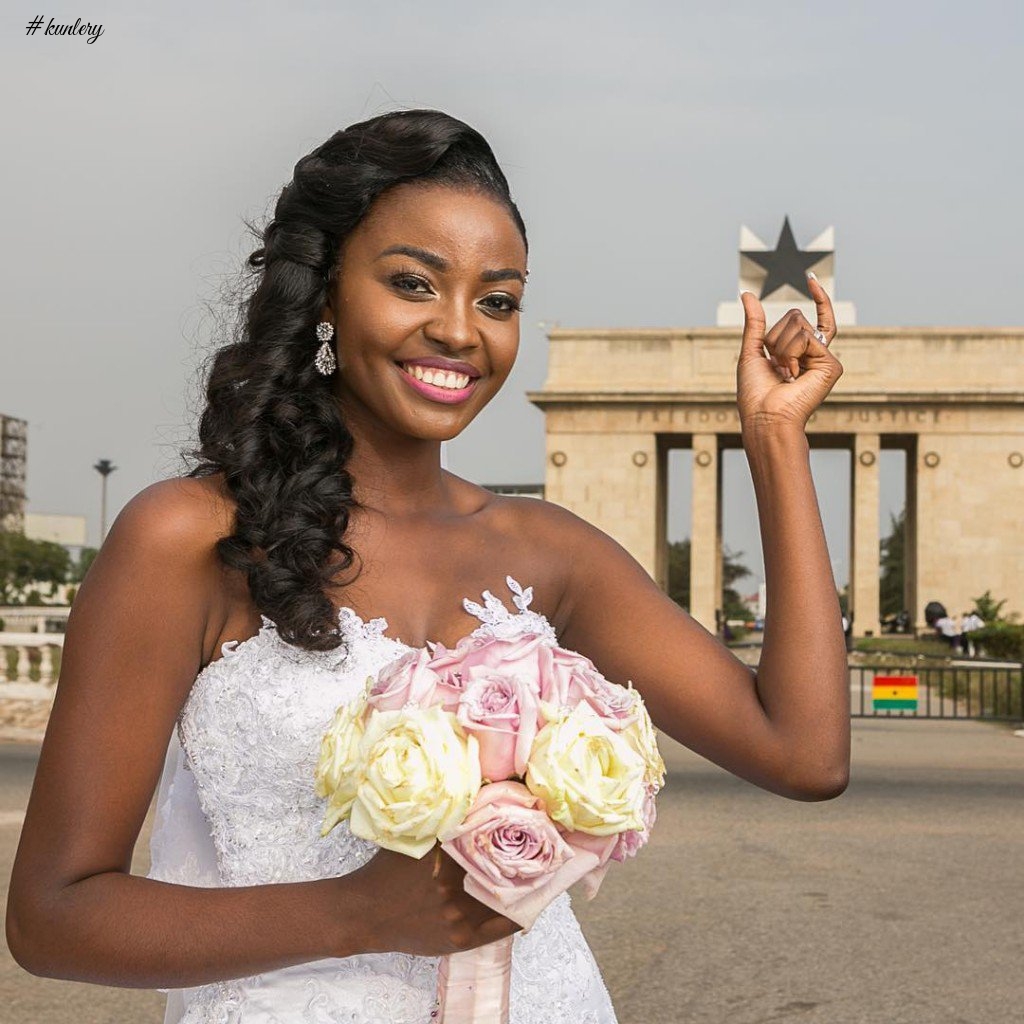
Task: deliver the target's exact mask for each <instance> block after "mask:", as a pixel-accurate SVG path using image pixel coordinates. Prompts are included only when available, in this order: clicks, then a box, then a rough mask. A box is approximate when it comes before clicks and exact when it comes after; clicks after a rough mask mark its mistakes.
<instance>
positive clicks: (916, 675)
mask: <svg viewBox="0 0 1024 1024" xmlns="http://www.w3.org/2000/svg"><path fill="white" fill-rule="evenodd" d="M850 712H851V714H852V715H853V716H854V717H856V718H962V719H975V720H977V719H986V720H992V721H1015V722H1019V721H1022V720H1024V665H1019V664H1013V663H1006V662H1001V663H996V664H994V665H986V664H983V663H982V664H978V663H970V664H962V665H941V666H934V667H932V666H926V665H921V664H909V665H902V666H894V665H851V666H850Z"/></svg>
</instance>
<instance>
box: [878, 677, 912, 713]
mask: <svg viewBox="0 0 1024 1024" xmlns="http://www.w3.org/2000/svg"><path fill="white" fill-rule="evenodd" d="M871 690H872V694H871V696H872V698H873V699H874V702H875V710H876V711H884V710H885V709H886V708H904V709H906V710H909V711H916V710H917V676H875V678H874V682H873V683H872V687H871Z"/></svg>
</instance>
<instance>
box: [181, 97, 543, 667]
mask: <svg viewBox="0 0 1024 1024" xmlns="http://www.w3.org/2000/svg"><path fill="white" fill-rule="evenodd" d="M413 179H415V180H416V181H419V182H431V183H434V184H443V185H449V186H456V187H460V188H469V189H472V190H474V191H482V192H484V193H486V194H488V195H490V196H492V197H493V198H495V199H497V200H498V201H499V202H501V203H502V204H503V205H504V206H505V207H506V208H507V210H508V211H509V213H510V214H511V216H512V218H513V220H514V221H515V224H516V225H517V227H518V228H519V230H520V232H521V233H522V237H523V242H524V244H526V226H525V224H524V223H523V219H522V217H521V216H520V214H519V210H518V208H517V207H516V204H515V203H514V202H513V201H512V197H511V194H510V192H509V186H508V182H507V181H506V179H505V175H504V174H503V173H502V171H501V169H500V167H499V166H498V163H497V161H496V159H495V157H494V153H493V152H492V151H491V147H490V146H489V145H488V143H487V141H486V140H485V139H484V137H483V136H482V135H481V134H480V133H479V132H477V131H476V130H474V129H473V128H471V127H470V126H469V125H468V124H466V123H465V122H463V121H460V120H458V119H457V118H454V117H451V116H450V115H448V114H445V113H442V112H441V111H439V110H401V111H393V112H391V113H386V114H382V115H380V116H378V117H373V118H370V119H369V120H367V121H361V122H359V123H357V124H353V125H350V126H349V127H348V128H345V129H343V130H342V131H338V132H335V134H334V135H332V136H331V137H330V138H329V139H328V140H327V141H326V142H324V143H322V144H321V145H319V146H317V147H316V149H314V150H313V151H312V152H310V153H308V154H306V155H305V156H304V157H302V159H301V160H299V162H298V163H297V164H296V165H295V169H294V172H293V176H292V180H291V181H290V182H288V184H287V185H285V186H284V188H283V189H282V190H281V194H280V196H279V197H278V199H277V202H276V204H275V207H274V213H273V216H272V218H271V219H270V220H269V222H267V223H266V225H265V226H264V227H263V228H262V230H260V229H259V228H254V227H253V226H252V225H250V228H251V229H252V230H253V233H254V234H255V235H256V237H257V239H258V240H259V241H260V243H261V244H260V247H259V248H257V249H256V250H255V251H254V252H253V253H251V255H250V256H249V257H248V259H247V260H246V261H245V267H246V271H247V273H248V274H250V275H251V278H252V283H251V285H250V287H248V288H246V289H245V294H244V295H243V298H242V300H241V304H240V315H239V317H238V322H237V324H236V325H235V329H234V335H233V338H232V340H231V341H230V342H229V343H227V344H225V345H223V346H222V347H221V348H219V349H218V350H217V351H216V352H215V353H214V354H213V357H212V360H211V364H210V367H209V370H208V371H207V375H206V381H205V388H204V391H205V400H206V404H205V408H204V409H203V412H202V414H201V417H200V420H199V431H198V445H197V446H196V447H194V448H191V449H190V450H188V451H187V452H185V453H184V454H185V458H186V459H187V460H194V461H195V465H194V467H193V468H192V469H191V470H189V471H188V473H187V474H186V475H187V476H189V477H200V476H208V475H210V474H213V473H217V472H222V473H223V475H224V481H225V484H226V487H227V489H228V490H229V492H230V494H231V495H232V497H233V498H234V502H235V521H234V532H233V533H232V534H231V535H230V536H226V537H223V538H221V539H220V540H219V541H218V543H217V551H218V554H219V556H220V558H221V559H222V561H223V562H224V563H225V564H226V565H228V566H231V567H233V568H235V569H240V570H242V571H244V572H245V574H246V577H247V579H248V584H249V591H250V593H251V595H252V599H253V602H254V603H255V605H256V607H257V608H258V609H259V610H260V611H261V612H262V613H263V614H265V615H266V616H267V617H268V618H270V619H271V620H273V622H274V623H275V625H276V627H277V630H278V633H279V635H280V636H281V638H282V639H283V640H285V641H287V642H288V643H291V644H295V645H297V646H299V647H302V648H305V649H307V650H316V651H326V650H333V649H335V648H337V647H338V646H339V645H340V644H341V643H343V640H344V638H343V636H342V634H341V632H340V630H339V622H338V615H337V610H336V609H335V607H334V605H333V604H332V602H331V600H330V598H329V597H328V596H327V593H326V592H325V588H326V587H327V586H329V585H331V584H334V583H335V582H336V581H337V580H338V577H339V576H340V575H341V574H342V573H344V572H345V571H346V570H348V569H349V567H350V566H351V565H352V564H353V561H355V559H356V557H357V556H356V553H355V551H354V550H353V549H352V548H351V547H350V546H349V545H347V544H346V543H345V541H344V536H345V532H346V530H347V528H348V523H349V515H350V511H351V510H352V509H353V508H354V507H357V506H358V505H359V503H358V502H357V501H356V499H355V497H354V496H353V489H352V484H353V480H352V476H351V474H350V473H349V472H348V471H347V469H346V468H345V466H346V462H347V461H348V459H349V456H350V455H351V453H352V447H353V438H352V434H351V433H350V432H349V430H348V428H347V427H346V425H345V422H344V418H343V417H344V409H343V408H341V405H340V403H339V401H338V398H337V396H336V395H335V393H334V391H333V389H332V385H331V380H332V379H333V378H331V377H324V376H322V375H321V374H319V373H318V372H317V371H316V369H315V366H314V362H313V358H314V355H315V354H316V350H317V348H318V347H319V345H320V342H319V340H318V339H317V337H316V324H317V322H318V320H319V318H320V312H321V310H322V309H323V306H324V304H325V301H326V299H327V295H328V292H329V290H330V289H331V287H332V283H333V282H334V280H335V278H336V275H337V274H338V273H339V267H338V254H339V249H340V247H341V245H342V244H343V242H344V239H345V237H346V236H347V235H348V233H349V232H350V231H352V229H353V228H355V227H356V225H357V224H359V222H360V221H361V220H362V218H363V216H364V215H365V214H366V212H367V211H368V209H369V208H370V206H371V204H372V203H373V201H374V200H375V199H376V198H377V197H378V196H380V195H381V193H383V192H385V191H386V190H387V189H389V188H391V187H393V186H395V185H398V184H399V183H402V182H408V181H410V180H413ZM341 272H342V273H343V272H344V271H343V269H342V270H341ZM335 553H338V554H340V558H339V557H336V556H335ZM357 575H358V573H357ZM349 582H351V581H349Z"/></svg>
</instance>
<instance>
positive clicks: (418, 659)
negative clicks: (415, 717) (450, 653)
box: [366, 648, 438, 711]
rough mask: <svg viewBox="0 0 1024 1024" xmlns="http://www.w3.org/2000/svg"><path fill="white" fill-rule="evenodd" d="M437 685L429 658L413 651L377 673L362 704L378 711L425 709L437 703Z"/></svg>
mask: <svg viewBox="0 0 1024 1024" xmlns="http://www.w3.org/2000/svg"><path fill="white" fill-rule="evenodd" d="M437 684H438V677H437V674H436V673H435V672H434V671H433V670H432V669H431V668H430V654H429V653H428V652H427V651H425V650H423V649H422V648H417V649H416V650H412V651H408V652H406V653H405V654H403V655H402V656H401V657H399V658H396V659H395V660H394V661H392V662H389V663H388V664H387V665H385V666H384V667H383V668H382V669H381V670H380V672H379V673H378V674H377V679H376V682H374V684H373V687H372V688H371V690H370V692H369V694H368V696H367V698H366V700H367V703H368V704H369V705H370V707H372V708H376V709H377V710H378V711H400V710H401V709H402V708H404V707H405V706H406V705H407V704H413V705H414V706H416V707H420V708H427V707H430V705H432V704H434V703H436V702H437V698H436V696H435V690H436V688H437Z"/></svg>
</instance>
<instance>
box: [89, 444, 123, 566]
mask: <svg viewBox="0 0 1024 1024" xmlns="http://www.w3.org/2000/svg"><path fill="white" fill-rule="evenodd" d="M92 468H93V469H95V470H96V472H97V473H99V475H100V476H101V477H102V478H103V479H102V484H101V490H100V545H101V546H102V544H103V538H104V537H105V536H106V535H107V477H108V476H110V474H111V473H113V472H114V470H115V469H117V466H115V465H114V464H113V463H112V462H111V461H110V459H100V460H99V461H98V462H97V463H96V465H95V466H93V467H92Z"/></svg>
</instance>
